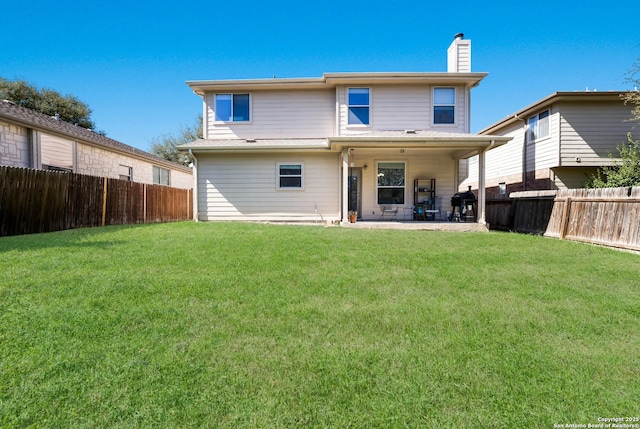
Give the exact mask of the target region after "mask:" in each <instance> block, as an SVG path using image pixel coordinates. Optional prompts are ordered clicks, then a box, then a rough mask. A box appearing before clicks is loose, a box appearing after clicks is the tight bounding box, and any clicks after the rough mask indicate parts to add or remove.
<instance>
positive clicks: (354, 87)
mask: <svg viewBox="0 0 640 429" xmlns="http://www.w3.org/2000/svg"><path fill="white" fill-rule="evenodd" d="M350 89H367V90H369V104H367V105H365V104H353V105H351V104H349V90H350ZM346 97H347V100H346V103H345V104H346V105H347V128H371V127H372V125H371V124H372V123H373V114H372V113H373V109H372V107H371V106H372V105H373V101H372V100H373V91H372V90H371V87H368V86H348V87H347V91H346ZM351 107H368V108H369V123H368V124H350V123H349V108H351Z"/></svg>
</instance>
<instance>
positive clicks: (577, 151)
mask: <svg viewBox="0 0 640 429" xmlns="http://www.w3.org/2000/svg"><path fill="white" fill-rule="evenodd" d="M620 94H621V92H617V91H607V92H599V91H592V92H589V91H584V92H583V91H580V92H556V93H554V94H551V95H549V96H548V97H545V98H543V99H541V100H539V101H537V102H535V103H533V104H531V105H530V106H527V107H525V108H523V109H521V110H518V111H517V112H516V113H514V114H511V115H509V116H507V117H506V118H504V119H502V120H501V121H499V122H496V123H495V124H493V125H491V126H489V127H487V128H485V129H484V130H482V131H480V132H479V133H478V134H479V135H500V136H508V137H511V138H512V140H511V141H510V142H509V143H508V144H506V145H504V146H502V147H500V148H497V149H495V150H492V151H491V152H489V153H488V154H487V156H486V160H485V162H486V168H485V171H486V173H485V174H486V176H485V186H486V188H487V196H489V197H493V196H496V195H500V194H503V195H508V194H509V193H510V192H514V191H530V190H543V189H551V190H555V189H572V188H582V187H584V184H585V181H586V180H587V178H588V176H589V175H590V174H593V173H595V172H596V171H597V169H598V168H599V167H602V166H605V165H611V163H612V161H613V160H612V158H610V157H609V154H611V155H612V156H613V159H614V160H615V159H619V153H618V150H617V146H618V145H620V144H621V143H627V133H629V132H631V131H633V126H634V123H632V122H630V119H631V118H632V114H631V110H632V106H630V105H626V106H625V104H624V102H623V101H622V100H621V99H620ZM478 168H479V167H478V157H471V158H469V159H468V162H467V160H464V161H463V162H461V166H460V171H461V173H463V175H464V173H466V174H467V178H466V179H465V180H464V181H463V182H462V183H461V185H460V189H467V186H471V187H472V188H474V189H475V188H477V187H478Z"/></svg>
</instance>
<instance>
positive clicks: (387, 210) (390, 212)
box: [380, 206, 399, 220]
mask: <svg viewBox="0 0 640 429" xmlns="http://www.w3.org/2000/svg"><path fill="white" fill-rule="evenodd" d="M398 208H399V207H397V206H396V207H393V206H380V220H384V219H385V216H388V217H389V218H390V219H389V220H397V219H398Z"/></svg>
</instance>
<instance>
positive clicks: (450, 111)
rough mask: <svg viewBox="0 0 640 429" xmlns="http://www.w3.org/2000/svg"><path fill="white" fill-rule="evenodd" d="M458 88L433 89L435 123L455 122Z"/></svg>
mask: <svg viewBox="0 0 640 429" xmlns="http://www.w3.org/2000/svg"><path fill="white" fill-rule="evenodd" d="M455 113H456V89H455V88H434V89H433V123H434V124H455Z"/></svg>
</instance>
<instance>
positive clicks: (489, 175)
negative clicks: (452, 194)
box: [460, 122, 533, 190]
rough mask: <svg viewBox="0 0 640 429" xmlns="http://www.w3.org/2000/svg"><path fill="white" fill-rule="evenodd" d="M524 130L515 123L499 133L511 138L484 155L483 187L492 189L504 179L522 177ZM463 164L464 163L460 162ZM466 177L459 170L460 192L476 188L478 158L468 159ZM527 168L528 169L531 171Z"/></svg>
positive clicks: (521, 125) (461, 170) (462, 171)
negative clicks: (468, 188) (469, 187)
mask: <svg viewBox="0 0 640 429" xmlns="http://www.w3.org/2000/svg"><path fill="white" fill-rule="evenodd" d="M524 134H525V128H524V125H523V123H522V122H520V123H515V124H513V125H510V126H509V127H507V128H505V129H503V130H501V131H500V135H502V136H508V137H511V138H512V139H513V140H511V141H510V142H509V143H507V144H505V145H502V146H499V147H497V148H495V149H491V150H490V151H488V152H487V153H486V154H485V186H487V187H492V186H498V184H499V183H500V182H502V181H504V178H505V177H508V176H514V175H520V177H521V175H522V168H523V163H522V148H523V144H524ZM462 163H464V161H462ZM466 168H467V172H468V173H467V175H466V176H464V175H463V173H464V172H465V171H464V170H463V169H462V168H461V169H460V175H461V179H464V180H463V181H462V182H461V184H460V189H461V190H467V186H471V187H472V188H474V189H475V188H477V187H478V168H479V166H478V156H477V155H476V156H472V157H471V158H469V159H468V165H467V167H466ZM532 168H533V167H529V168H528V169H529V170H530V169H532Z"/></svg>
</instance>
